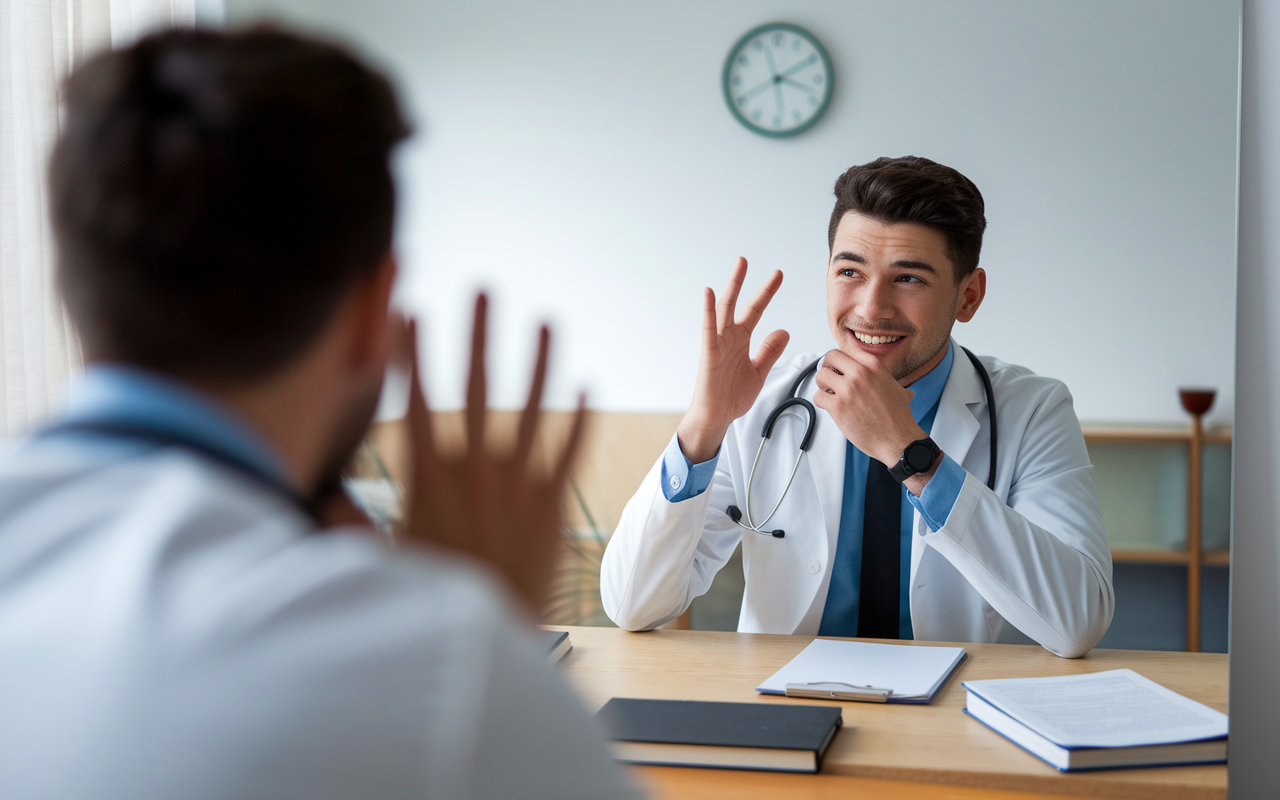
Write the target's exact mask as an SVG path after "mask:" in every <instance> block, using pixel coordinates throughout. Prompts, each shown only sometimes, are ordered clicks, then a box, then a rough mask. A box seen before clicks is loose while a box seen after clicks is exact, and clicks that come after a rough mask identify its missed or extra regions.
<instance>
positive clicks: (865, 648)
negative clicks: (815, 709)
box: [756, 639, 965, 703]
mask: <svg viewBox="0 0 1280 800" xmlns="http://www.w3.org/2000/svg"><path fill="white" fill-rule="evenodd" d="M964 657H965V651H964V648H963V647H931V646H927V645H901V644H874V643H871V642H842V641H835V640H832V639H814V640H813V641H812V642H810V643H809V646H808V647H806V648H805V649H803V650H801V651H800V653H799V654H797V655H796V657H795V658H793V659H791V660H790V661H788V662H787V664H786V666H784V667H783V668H782V669H780V670H778V671H777V672H775V673H773V675H770V676H769V678H768V679H767V680H765V682H764V683H762V684H760V685H759V686H757V687H756V691H757V692H760V693H761V694H782V695H785V694H787V684H808V685H813V686H819V685H823V686H825V685H828V684H840V685H845V686H849V687H851V690H850V691H851V694H848V695H845V696H840V695H832V696H831V699H833V700H853V699H858V700H861V699H872V698H870V697H868V698H863V697H857V696H855V695H856V694H857V687H862V688H864V689H876V690H880V691H882V690H886V689H887V690H890V691H889V694H888V695H887V697H886V698H885V699H884V700H878V701H876V700H873V701H874V702H890V703H927V702H929V701H930V700H931V699H933V695H934V694H936V693H937V691H938V689H939V688H941V687H942V684H943V683H945V682H946V680H947V678H948V677H949V676H950V675H951V673H952V672H953V671H954V670H955V668H956V667H957V666H958V665H959V664H960V662H961V661H962V660H964ZM793 693H794V692H793ZM842 694H843V693H842ZM799 696H802V697H817V696H818V695H816V694H799Z"/></svg>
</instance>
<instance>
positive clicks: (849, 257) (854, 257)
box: [831, 250, 938, 275]
mask: <svg viewBox="0 0 1280 800" xmlns="http://www.w3.org/2000/svg"><path fill="white" fill-rule="evenodd" d="M831 260H832V261H853V262H856V263H858V264H865V263H867V260H866V259H865V258H863V257H862V256H860V255H858V254H857V253H850V252H849V251H847V250H845V251H842V252H840V253H837V254H836V256H835V258H833V259H831ZM893 266H895V267H898V268H899V269H918V270H920V271H921V272H928V273H930V274H932V275H937V274H938V271H937V270H936V269H934V268H933V267H932V266H930V265H929V264H926V263H925V262H923V261H912V260H910V259H901V260H898V261H895V262H893Z"/></svg>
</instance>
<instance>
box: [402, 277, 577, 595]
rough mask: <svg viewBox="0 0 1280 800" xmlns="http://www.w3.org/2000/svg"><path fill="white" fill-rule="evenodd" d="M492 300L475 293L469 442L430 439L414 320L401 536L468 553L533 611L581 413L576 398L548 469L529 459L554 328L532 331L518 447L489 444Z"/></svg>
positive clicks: (542, 589) (541, 591) (555, 548)
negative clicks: (455, 450) (408, 468)
mask: <svg viewBox="0 0 1280 800" xmlns="http://www.w3.org/2000/svg"><path fill="white" fill-rule="evenodd" d="M487 311H488V303H487V300H486V298H485V296H484V295H483V294H482V295H480V296H479V297H478V298H476V316H475V328H474V331H473V334H472V343H471V375H470V381H469V385H468V389H467V409H466V431H467V447H466V451H465V452H464V453H462V454H460V455H456V456H446V455H443V454H441V453H440V451H439V450H438V449H437V447H436V443H435V437H434V433H433V431H432V425H431V416H430V414H429V412H428V410H427V402H426V396H425V394H424V392H423V390H422V382H421V377H420V374H419V366H418V352H417V336H416V329H415V328H414V327H412V326H411V328H410V338H411V346H410V350H411V353H412V358H413V367H412V380H411V383H410V390H409V436H410V452H411V455H412V459H413V467H412V477H411V479H410V482H409V492H408V498H407V500H408V509H407V513H406V518H405V524H404V539H405V540H407V541H409V542H428V543H431V544H434V545H436V546H439V547H444V548H447V549H450V550H454V551H457V552H460V553H464V554H466V555H468V556H471V557H473V558H475V559H477V560H479V561H481V562H484V563H486V564H487V565H488V566H489V567H491V568H492V569H494V570H496V571H497V572H498V574H499V575H501V576H502V577H504V578H505V579H506V580H507V582H508V583H510V585H511V587H512V588H513V589H514V590H515V593H516V595H517V596H518V597H520V598H521V599H522V600H523V601H524V602H525V604H526V605H527V606H528V608H529V611H530V612H531V614H532V615H533V616H535V617H536V616H537V615H538V614H539V613H540V611H541V608H542V603H543V601H544V600H545V599H546V595H547V590H548V587H549V586H550V583H551V576H552V573H553V571H554V568H555V562H556V558H557V557H558V555H559V553H560V544H561V541H562V539H561V530H560V526H561V521H562V512H563V502H562V501H563V497H564V489H565V486H566V483H567V481H568V477H569V467H570V466H571V464H572V462H573V458H574V455H575V454H576V453H577V451H578V446H579V444H580V443H581V439H582V427H583V422H584V420H585V419H586V413H585V406H584V400H583V399H582V398H579V401H578V413H577V415H576V416H575V417H574V420H573V427H572V430H571V432H570V434H569V440H568V443H567V444H566V445H565V446H564V449H563V450H562V451H561V452H560V454H559V456H558V458H556V460H555V466H554V467H553V468H552V469H551V471H550V472H549V473H539V472H538V471H536V470H534V469H532V468H531V467H530V465H529V455H530V452H531V451H532V450H533V440H534V434H535V433H536V431H537V425H538V415H539V406H540V405H541V403H542V388H543V383H544V381H545V379H546V372H547V351H548V344H549V341H550V332H549V331H548V330H547V328H546V326H543V328H542V330H541V332H540V335H539V341H538V360H537V366H536V367H535V369H534V374H533V384H532V386H531V387H530V388H529V400H528V403H527V404H526V405H525V408H524V412H523V413H522V414H521V415H520V425H519V429H518V432H517V434H516V444H515V448H514V449H513V450H511V451H509V452H507V451H500V452H499V451H494V450H491V449H488V448H486V447H485V442H484V430H485V412H486V409H485V394H486V388H485V329H486V317H487Z"/></svg>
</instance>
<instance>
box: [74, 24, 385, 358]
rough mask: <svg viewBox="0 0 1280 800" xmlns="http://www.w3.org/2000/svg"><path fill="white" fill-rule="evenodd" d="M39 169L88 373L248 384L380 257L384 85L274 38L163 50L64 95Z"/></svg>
mask: <svg viewBox="0 0 1280 800" xmlns="http://www.w3.org/2000/svg"><path fill="white" fill-rule="evenodd" d="M63 92H64V102H65V109H66V118H65V119H66V124H65V126H64V128H63V132H62V134H61V135H60V136H59V138H58V141H57V144H56V145H55V147H54V151H53V157H52V160H51V164H50V170H49V175H50V189H51V213H52V221H53V230H54V235H55V238H56V242H57V245H58V284H59V288H60V291H61V292H62V295H63V298H64V300H65V301H66V304H67V308H68V311H69V313H70V315H71V317H72V319H73V320H74V322H75V324H76V327H77V328H78V329H79V330H80V333H81V335H82V336H83V338H84V340H85V348H86V351H87V352H88V354H89V356H90V357H93V358H101V359H106V360H113V361H122V362H126V363H132V364H137V365H140V366H144V367H149V368H153V369H157V370H160V371H164V372H169V373H174V374H178V375H183V376H188V377H203V378H209V379H214V380H221V381H243V380H251V379H254V378H259V377H262V376H264V375H267V374H269V373H270V372H272V371H273V370H275V369H277V368H279V367H280V366H282V365H283V364H285V363H288V362H289V361H290V360H291V359H292V358H294V357H295V356H296V355H298V354H299V353H301V352H302V351H303V350H304V349H305V348H306V346H307V345H308V344H309V343H310V342H311V341H312V340H313V339H314V337H315V336H317V335H318V334H319V332H320V331H321V329H322V328H323V327H324V325H325V324H326V323H327V321H328V320H329V318H330V317H331V316H332V314H333V312H334V311H335V309H336V308H337V306H338V304H339V302H340V301H341V298H342V296H343V294H344V293H345V292H346V291H347V290H348V289H349V288H350V287H351V286H352V285H353V284H354V283H355V282H356V281H357V280H359V279H360V278H362V277H365V276H369V275H372V274H373V273H374V271H375V270H376V268H377V266H378V265H379V264H380V263H381V261H382V259H383V257H384V256H385V255H386V254H387V253H388V252H389V250H390V247H391V240H392V231H393V227H394V222H395V186H394V183H393V179H392V174H391V166H390V163H389V162H390V155H391V152H392V150H393V149H394V148H395V145H396V144H397V143H398V142H399V141H401V140H402V139H404V138H405V137H406V136H407V135H408V134H409V127H408V125H407V124H406V122H405V120H404V117H403V115H402V114H401V111H400V107H399V104H398V102H397V100H396V96H395V91H394V89H393V88H392V86H391V84H390V83H389V82H388V80H387V79H386V78H385V77H383V76H382V75H381V74H379V73H377V72H375V71H373V70H372V69H370V68H369V67H367V66H365V65H364V64H363V63H361V62H360V61H359V60H358V59H357V58H356V57H355V56H353V55H352V54H351V53H349V52H347V51H346V50H344V49H343V48H341V47H339V46H337V45H334V44H331V43H327V42H322V41H317V40H313V39H307V38H303V37H300V36H296V35H294V34H290V33H286V32H284V31H282V30H279V29H275V28H271V27H265V26H264V27H255V28H251V29H244V30H240V31H233V32H225V33H218V32H211V31H200V30H194V31H193V30H185V31H170V32H166V33H160V34H156V35H152V36H148V37H146V38H144V39H142V40H140V41H138V42H137V43H136V44H134V45H133V46H131V47H127V48H124V49H121V50H116V51H114V52H109V53H104V54H101V55H98V56H96V57H94V58H93V59H91V60H90V61H89V62H87V63H86V64H85V65H84V66H83V67H82V68H80V69H78V70H76V72H75V73H73V74H72V75H71V76H70V77H69V78H68V79H67V81H66V84H65V86H64V89H63Z"/></svg>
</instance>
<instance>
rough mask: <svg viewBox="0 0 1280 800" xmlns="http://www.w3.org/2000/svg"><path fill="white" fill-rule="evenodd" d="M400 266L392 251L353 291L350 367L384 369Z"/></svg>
mask: <svg viewBox="0 0 1280 800" xmlns="http://www.w3.org/2000/svg"><path fill="white" fill-rule="evenodd" d="M397 272H398V266H397V264H396V257H395V255H394V254H392V253H391V252H390V251H388V252H387V254H386V255H384V256H383V257H382V260H381V261H379V262H378V266H377V267H376V268H375V269H374V271H373V272H372V273H370V274H369V275H367V276H365V277H364V278H362V279H361V280H360V281H359V282H358V283H357V284H356V286H355V287H354V288H353V291H352V293H351V302H352V304H353V306H354V307H353V308H352V309H351V310H352V315H351V324H352V331H351V333H352V337H351V351H350V357H351V362H352V363H351V366H352V367H353V368H354V369H356V370H359V371H362V372H363V371H365V370H372V371H376V372H382V371H383V370H384V369H385V368H386V363H387V358H388V356H389V354H390V352H391V349H392V344H393V342H392V326H391V325H389V324H388V320H387V317H388V315H389V314H390V311H391V292H392V290H393V289H394V288H395V284H396V273H397Z"/></svg>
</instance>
